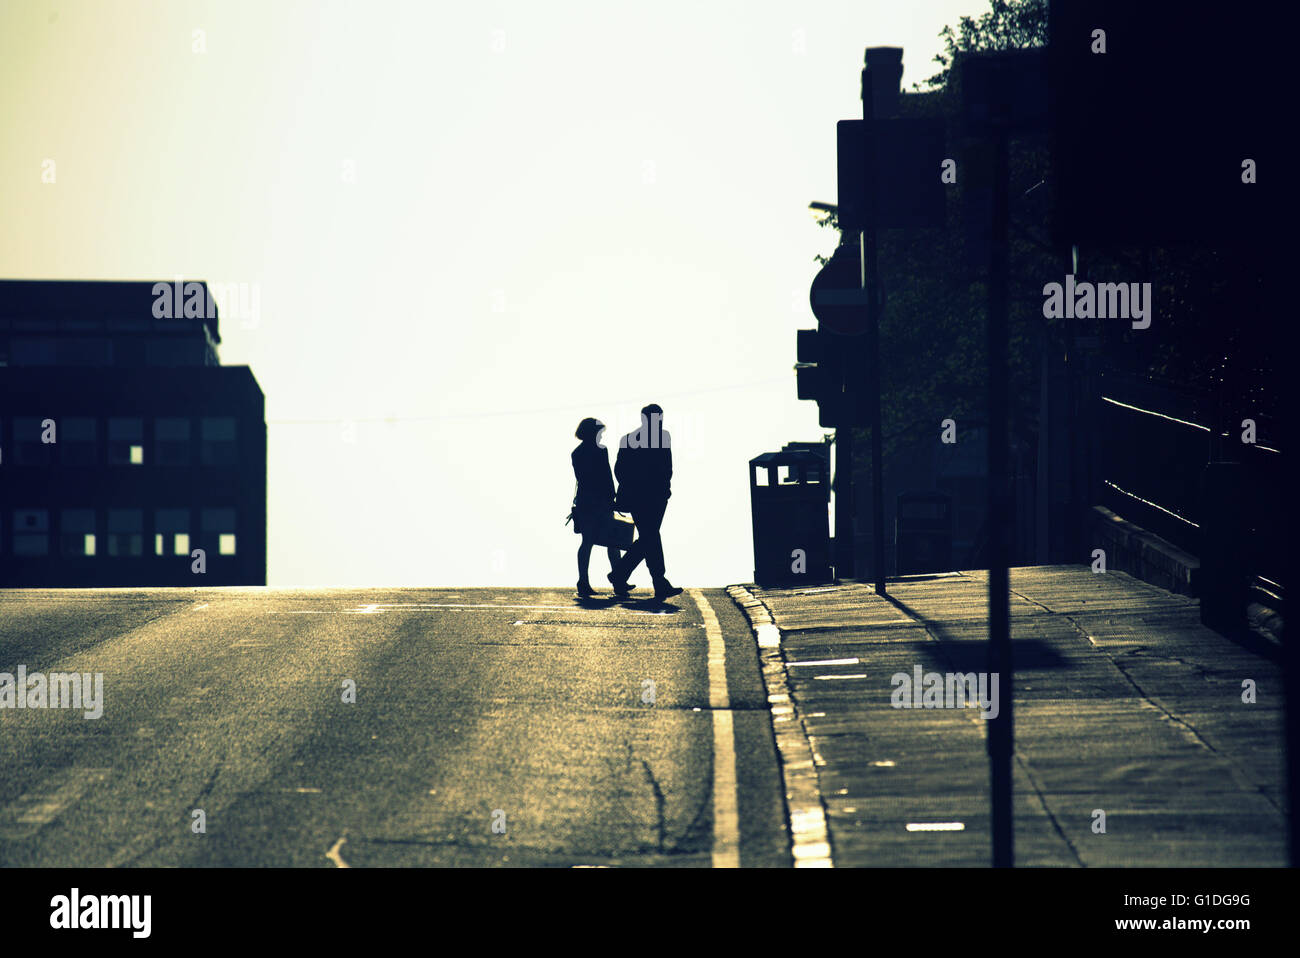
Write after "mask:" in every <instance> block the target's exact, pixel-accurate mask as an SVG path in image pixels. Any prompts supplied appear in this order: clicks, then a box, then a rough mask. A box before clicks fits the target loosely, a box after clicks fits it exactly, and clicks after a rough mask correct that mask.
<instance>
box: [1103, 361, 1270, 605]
mask: <svg viewBox="0 0 1300 958" xmlns="http://www.w3.org/2000/svg"><path fill="white" fill-rule="evenodd" d="M1096 410H1097V422H1096V428H1097V429H1098V440H1099V441H1098V443H1097V447H1096V448H1097V450H1098V460H1099V461H1098V462H1097V463H1096V466H1097V476H1098V480H1099V482H1098V486H1099V488H1098V496H1099V499H1100V503H1101V505H1104V506H1105V507H1106V508H1108V509H1110V510H1111V511H1113V512H1115V513H1117V514H1118V515H1120V516H1123V517H1124V518H1126V519H1128V520H1130V521H1132V522H1134V523H1136V524H1137V525H1139V526H1142V527H1143V528H1145V529H1147V530H1149V531H1151V532H1153V533H1155V534H1156V535H1158V536H1160V537H1162V538H1164V539H1167V540H1168V541H1170V542H1172V543H1173V544H1174V545H1176V546H1178V547H1179V548H1181V549H1185V550H1186V551H1188V552H1190V553H1192V554H1194V555H1198V556H1199V555H1201V550H1202V548H1203V543H1202V536H1201V527H1202V525H1203V524H1204V521H1205V519H1206V510H1209V509H1214V508H1215V504H1214V503H1207V502H1203V501H1202V491H1201V481H1202V475H1203V473H1204V471H1205V465H1206V463H1208V462H1210V461H1211V460H1212V459H1218V460H1228V461H1235V462H1239V463H1241V466H1242V478H1243V486H1244V488H1243V490H1242V492H1241V495H1242V497H1243V500H1244V501H1243V503H1242V505H1244V511H1245V515H1246V525H1247V536H1248V541H1247V543H1246V555H1247V557H1248V558H1247V561H1248V563H1249V564H1250V569H1249V572H1250V574H1251V575H1252V576H1253V577H1254V588H1255V589H1256V591H1257V593H1259V598H1260V599H1261V601H1264V602H1266V603H1267V604H1270V605H1272V606H1273V607H1274V608H1277V609H1278V610H1279V611H1281V609H1280V603H1281V601H1282V598H1283V596H1284V592H1283V577H1284V572H1283V570H1284V569H1285V550H1286V548H1287V543H1286V541H1285V536H1284V534H1283V532H1284V523H1283V521H1282V517H1283V516H1284V515H1285V512H1284V509H1285V503H1284V500H1283V491H1284V485H1283V476H1282V455H1281V450H1280V448H1279V446H1278V443H1277V441H1276V438H1275V437H1276V436H1277V435H1278V433H1279V429H1278V428H1277V424H1276V422H1275V420H1273V419H1272V417H1269V416H1267V415H1266V414H1264V413H1259V412H1255V411H1253V410H1251V411H1248V412H1246V413H1242V414H1236V413H1231V414H1222V413H1221V412H1220V403H1219V401H1218V399H1217V397H1214V396H1210V395H1206V394H1198V393H1193V392H1190V391H1187V390H1181V389H1177V388H1175V387H1172V386H1170V385H1168V384H1162V383H1156V382H1152V381H1151V380H1146V379H1141V378H1138V377H1134V376H1130V375H1127V374H1124V373H1116V372H1103V373H1102V374H1101V375H1100V377H1099V395H1098V396H1097V404H1096ZM1246 418H1250V419H1253V420H1254V422H1255V442H1254V443H1246V442H1242V432H1243V427H1242V425H1241V421H1242V420H1243V419H1246ZM1216 433H1217V435H1216ZM1265 596H1267V597H1268V598H1265ZM1270 599H1271V600H1272V601H1270Z"/></svg>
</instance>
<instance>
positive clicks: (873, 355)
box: [859, 48, 902, 595]
mask: <svg viewBox="0 0 1300 958" xmlns="http://www.w3.org/2000/svg"><path fill="white" fill-rule="evenodd" d="M885 49H886V50H890V49H892V48H885ZM898 53H899V55H900V57H901V53H902V51H898ZM870 56H871V50H870V49H868V50H867V60H866V65H865V66H864V67H863V70H862V119H863V121H864V125H865V126H866V128H867V135H868V143H869V147H868V149H867V151H866V162H867V190H866V200H867V218H866V229H864V230H863V231H862V233H861V234H860V236H859V243H860V247H861V251H862V288H863V290H865V291H866V300H867V306H866V309H867V342H866V350H867V407H868V408H867V412H868V417H869V418H870V420H871V575H872V578H873V579H874V580H875V586H876V594H877V595H884V594H885V490H884V463H883V461H882V452H881V446H882V445H883V443H882V441H881V435H880V432H881V429H880V275H879V272H878V267H877V263H876V211H875V202H876V150H875V148H874V138H872V137H871V121H872V120H873V119H875V115H876V111H875V105H874V100H875V96H874V86H873V83H879V84H892V85H893V90H892V95H893V96H897V92H898V82H899V78H900V76H901V72H902V68H901V66H900V67H899V68H898V75H895V74H894V73H893V72H892V71H891V70H889V69H884V70H881V71H879V72H878V73H877V74H876V75H875V76H874V77H873V76H872V73H871V68H870Z"/></svg>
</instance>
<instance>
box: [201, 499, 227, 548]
mask: <svg viewBox="0 0 1300 958" xmlns="http://www.w3.org/2000/svg"><path fill="white" fill-rule="evenodd" d="M200 523H201V527H202V532H203V538H202V540H201V542H200V544H201V545H203V546H204V547H206V548H208V549H211V548H212V543H213V542H214V541H215V542H216V545H217V554H218V555H223V556H228V555H234V554H235V510H234V509H204V510H202V513H201V516H200Z"/></svg>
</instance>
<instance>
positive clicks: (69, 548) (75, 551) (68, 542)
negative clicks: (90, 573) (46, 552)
mask: <svg viewBox="0 0 1300 958" xmlns="http://www.w3.org/2000/svg"><path fill="white" fill-rule="evenodd" d="M59 542H60V544H61V547H60V551H61V552H62V553H63V554H64V555H65V556H93V555H94V554H95V510H94V509H64V510H63V514H62V515H61V516H60V518H59Z"/></svg>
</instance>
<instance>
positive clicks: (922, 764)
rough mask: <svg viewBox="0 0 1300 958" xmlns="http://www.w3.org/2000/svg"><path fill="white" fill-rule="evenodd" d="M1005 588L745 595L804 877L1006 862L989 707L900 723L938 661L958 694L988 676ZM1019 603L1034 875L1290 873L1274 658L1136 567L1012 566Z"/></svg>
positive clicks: (1021, 774)
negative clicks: (1088, 870)
mask: <svg viewBox="0 0 1300 958" xmlns="http://www.w3.org/2000/svg"><path fill="white" fill-rule="evenodd" d="M987 581H988V580H987V576H986V574H985V573H984V572H979V571H976V572H960V573H950V574H945V575H940V576H917V577H911V578H905V579H900V580H897V581H891V582H889V583H887V592H888V595H887V596H878V595H876V594H875V592H874V591H873V589H872V588H871V587H869V586H868V585H865V584H856V583H851V584H843V585H840V586H835V587H823V588H806V589H760V588H758V587H754V586H748V587H733V588H732V589H730V590H729V591H730V592H731V594H732V595H733V597H734V598H735V599H736V601H737V602H738V603H739V604H741V605H742V607H744V608H745V610H746V612H747V615H748V616H749V618H750V620H751V623H752V625H753V627H754V630H755V634H756V639H757V644H758V645H759V647H760V656H761V657H762V661H763V673H764V677H765V680H766V684H767V688H768V692H769V701H770V702H771V704H772V707H773V721H774V727H775V729H776V739H777V742H778V746H779V749H780V753H781V755H782V764H783V774H784V776H785V789H786V794H787V798H788V800H789V802H790V809H791V817H792V822H795V823H796V824H797V825H800V824H801V825H802V827H796V829H795V832H794V839H795V841H794V847H795V851H794V855H795V858H796V860H797V861H801V862H802V863H808V864H820V865H828V864H833V865H834V866H835V867H846V866H848V867H853V866H881V865H884V866H913V865H916V866H986V865H988V864H989V862H990V847H989V842H990V838H989V835H990V823H989V791H988V781H989V765H988V757H987V753H986V751H985V743H986V729H987V727H988V726H987V721H986V720H985V719H983V718H982V717H981V713H982V712H984V711H991V709H988V708H983V707H981V706H979V705H975V706H973V707H970V706H967V707H960V704H961V700H960V699H958V698H957V697H956V696H955V695H954V696H953V699H954V701H953V702H952V704H953V705H955V706H957V707H951V708H949V707H926V703H925V700H924V699H923V698H918V700H917V702H916V703H915V704H919V705H920V706H921V707H919V708H918V707H907V708H904V707H896V705H895V702H898V703H900V704H912V700H911V698H910V697H903V695H902V691H903V689H904V684H903V682H902V681H901V680H899V681H897V682H896V681H895V680H894V676H895V675H898V674H900V673H901V674H905V675H907V676H909V678H914V677H915V676H916V674H917V667H918V666H919V667H920V673H921V675H922V676H926V675H928V674H929V673H932V672H933V673H937V674H939V675H940V676H943V677H944V682H945V688H944V691H945V692H946V691H947V688H946V686H947V684H948V683H947V679H946V676H947V675H948V674H949V673H952V674H954V675H958V674H965V673H969V672H975V673H979V672H981V671H985V670H986V669H987V666H986V664H985V663H986V645H987V589H988V585H987ZM1011 592H1012V595H1011V634H1012V642H1013V649H1014V652H1013V656H1014V666H1015V680H1014V697H1015V705H1014V721H1015V760H1014V763H1013V776H1014V814H1015V846H1016V864H1017V865H1021V866H1048V867H1080V866H1087V867H1095V866H1153V867H1174V866H1177V867H1198V866H1218V867H1231V866H1282V865H1285V864H1286V851H1285V841H1286V826H1285V818H1284V814H1283V808H1284V807H1285V795H1284V791H1283V787H1284V786H1283V782H1284V768H1283V763H1284V761H1285V751H1284V738H1283V728H1282V708H1283V687H1282V681H1281V670H1280V667H1279V666H1278V665H1277V664H1276V661H1275V657H1274V656H1270V655H1268V654H1267V649H1262V648H1257V647H1246V646H1243V645H1240V644H1237V643H1235V642H1233V641H1230V640H1228V639H1226V638H1224V637H1222V636H1220V635H1219V634H1217V633H1215V632H1213V631H1210V630H1208V629H1206V628H1204V627H1203V626H1202V625H1201V624H1200V619H1199V609H1198V605H1197V603H1196V601H1195V600H1193V599H1189V598H1187V597H1185V596H1180V595H1174V594H1172V593H1169V592H1166V591H1164V590H1162V589H1158V588H1156V587H1154V586H1151V585H1148V584H1146V583H1144V582H1141V581H1139V580H1136V579H1133V578H1131V577H1130V576H1128V575H1126V574H1124V573H1122V572H1107V573H1102V574H1097V573H1093V572H1092V571H1091V569H1090V568H1089V567H1087V566H1040V567H1033V568H1019V569H1013V570H1012V571H1011ZM927 684H929V679H928V678H923V681H922V686H923V687H924V686H926V685H927ZM1252 687H1253V690H1254V701H1253V702H1247V701H1245V699H1247V698H1250V695H1249V691H1248V690H1249V689H1250V688H1252ZM990 689H991V685H989V684H986V686H985V691H986V700H989V699H991V695H989V694H987V693H989V691H990ZM954 690H955V688H954ZM999 693H1000V697H1001V700H1002V702H1004V703H1005V701H1006V699H1007V697H1008V696H1009V695H1010V694H1011V690H1010V689H1008V687H1007V685H1006V684H1005V683H1002V684H1001V685H1000V687H999ZM930 701H931V704H934V705H936V706H938V705H939V704H940V703H941V702H942V701H943V700H942V698H940V697H939V696H938V695H937V694H936V696H935V697H934V698H932V699H931V700H930Z"/></svg>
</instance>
